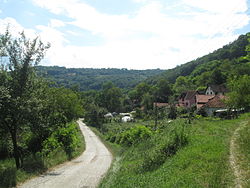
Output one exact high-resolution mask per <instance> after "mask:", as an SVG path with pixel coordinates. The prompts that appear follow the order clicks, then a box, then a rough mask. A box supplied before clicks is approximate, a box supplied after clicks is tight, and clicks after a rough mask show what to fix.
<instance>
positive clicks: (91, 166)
mask: <svg viewBox="0 0 250 188" xmlns="http://www.w3.org/2000/svg"><path fill="white" fill-rule="evenodd" d="M78 124H79V126H80V129H81V131H82V133H83V135H84V138H85V142H86V150H85V151H84V153H83V154H82V155H81V156H80V157H78V158H76V159H74V160H72V161H70V162H67V163H65V164H63V165H60V167H58V168H55V169H53V170H51V171H49V172H47V173H45V174H43V175H40V176H39V177H36V178H33V179H31V180H29V181H27V182H26V183H24V184H22V185H20V186H19V188H76V187H77V188H80V187H81V188H82V187H97V185H98V183H99V182H100V180H101V178H102V177H103V176H104V175H105V173H106V172H107V170H108V169H109V167H110V164H111V161H112V154H111V153H110V152H109V151H108V149H107V148H106V147H105V146H104V144H103V143H102V142H101V141H100V140H99V138H98V137H97V136H96V135H95V134H94V133H93V132H92V131H91V130H90V129H89V128H88V127H87V126H86V125H85V124H84V123H83V122H82V121H81V120H79V121H78Z"/></svg>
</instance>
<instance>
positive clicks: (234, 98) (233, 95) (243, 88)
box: [227, 75, 250, 110]
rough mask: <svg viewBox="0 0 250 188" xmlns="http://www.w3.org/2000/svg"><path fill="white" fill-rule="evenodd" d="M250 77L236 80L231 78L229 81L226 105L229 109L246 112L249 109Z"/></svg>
mask: <svg viewBox="0 0 250 188" xmlns="http://www.w3.org/2000/svg"><path fill="white" fill-rule="evenodd" d="M249 83H250V76H248V75H244V76H240V77H238V78H233V79H231V80H229V84H228V86H229V89H230V91H231V92H230V93H229V94H228V95H229V100H228V101H227V103H228V105H229V106H230V107H231V108H245V110H248V109H249V108H250V87H249Z"/></svg>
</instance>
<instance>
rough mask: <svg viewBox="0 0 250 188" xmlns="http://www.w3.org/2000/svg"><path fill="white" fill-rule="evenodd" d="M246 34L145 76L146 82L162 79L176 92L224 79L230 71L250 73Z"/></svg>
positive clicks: (236, 73)
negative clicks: (200, 55)
mask: <svg viewBox="0 0 250 188" xmlns="http://www.w3.org/2000/svg"><path fill="white" fill-rule="evenodd" d="M248 38H249V34H246V35H241V36H239V38H238V39H237V40H235V41H234V42H232V43H230V44H228V45H225V46H223V48H220V49H218V50H215V51H214V52H212V53H210V54H208V55H205V56H203V57H200V58H197V59H196V60H193V61H191V62H188V63H185V64H182V65H180V66H177V67H175V68H173V69H169V70H167V71H165V72H163V73H161V74H159V75H156V76H154V77H150V78H148V79H147V83H157V81H158V80H161V79H165V80H167V81H169V82H170V83H172V84H174V87H173V88H174V90H175V92H176V93H177V95H178V94H180V93H181V92H183V91H186V90H193V89H196V88H197V87H200V86H206V85H207V84H209V83H210V84H212V83H214V84H220V83H225V82H226V80H227V79H228V78H229V77H232V76H233V75H243V74H247V75H250V67H249V66H250V64H249V59H250V58H249V55H247V53H249V48H250V47H249V39H248Z"/></svg>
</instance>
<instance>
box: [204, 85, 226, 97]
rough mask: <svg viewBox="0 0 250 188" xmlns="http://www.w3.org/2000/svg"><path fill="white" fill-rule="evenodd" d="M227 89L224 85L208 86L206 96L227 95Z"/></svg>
mask: <svg viewBox="0 0 250 188" xmlns="http://www.w3.org/2000/svg"><path fill="white" fill-rule="evenodd" d="M226 92H227V88H226V86H225V85H224V84H221V85H208V86H207V88H206V91H205V95H225V93H226Z"/></svg>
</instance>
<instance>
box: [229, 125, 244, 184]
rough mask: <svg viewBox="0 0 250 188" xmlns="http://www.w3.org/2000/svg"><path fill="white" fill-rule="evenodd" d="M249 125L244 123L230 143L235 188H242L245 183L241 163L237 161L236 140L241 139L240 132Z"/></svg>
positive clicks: (230, 158) (235, 132)
mask: <svg viewBox="0 0 250 188" xmlns="http://www.w3.org/2000/svg"><path fill="white" fill-rule="evenodd" d="M246 125H247V122H243V123H241V124H240V126H239V127H238V128H237V129H236V130H235V131H234V134H233V136H232V138H231V141H230V157H229V162H230V166H231V168H232V169H233V172H234V176H235V188H242V187H243V186H242V185H243V183H242V180H243V179H244V178H243V175H242V174H243V172H242V169H240V166H239V161H237V155H239V154H238V145H237V143H236V140H237V139H238V137H239V131H240V130H241V129H243V128H245V126H246Z"/></svg>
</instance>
